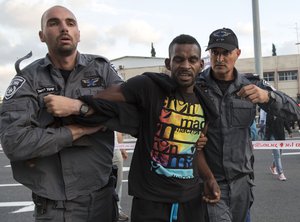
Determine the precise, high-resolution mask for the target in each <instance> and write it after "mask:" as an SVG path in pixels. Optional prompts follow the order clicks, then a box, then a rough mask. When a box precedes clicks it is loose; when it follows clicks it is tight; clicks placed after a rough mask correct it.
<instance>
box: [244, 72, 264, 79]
mask: <svg viewBox="0 0 300 222" xmlns="http://www.w3.org/2000/svg"><path fill="white" fill-rule="evenodd" d="M242 75H243V76H244V77H245V78H247V79H249V80H260V77H259V75H258V74H257V73H242Z"/></svg>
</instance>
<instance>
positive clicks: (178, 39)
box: [169, 34, 201, 57]
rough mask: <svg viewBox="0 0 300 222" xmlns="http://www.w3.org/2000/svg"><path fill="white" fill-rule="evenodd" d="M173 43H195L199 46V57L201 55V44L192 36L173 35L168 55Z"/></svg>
mask: <svg viewBox="0 0 300 222" xmlns="http://www.w3.org/2000/svg"><path fill="white" fill-rule="evenodd" d="M175 44H195V45H197V46H198V48H199V52H200V57H201V46H200V44H199V42H198V41H197V40H196V39H195V38H194V37H193V36H190V35H186V34H181V35H179V36H177V37H175V38H174V39H173V40H172V42H171V43H170V45H169V56H170V55H171V50H172V48H173V46H174V45H175Z"/></svg>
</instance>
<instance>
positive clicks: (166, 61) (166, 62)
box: [165, 59, 171, 71]
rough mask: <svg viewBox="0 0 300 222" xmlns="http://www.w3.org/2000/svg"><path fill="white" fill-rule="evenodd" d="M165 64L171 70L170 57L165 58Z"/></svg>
mask: <svg viewBox="0 0 300 222" xmlns="http://www.w3.org/2000/svg"><path fill="white" fill-rule="evenodd" d="M165 66H166V68H167V70H169V71H171V64H170V59H165Z"/></svg>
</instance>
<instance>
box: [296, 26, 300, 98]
mask: <svg viewBox="0 0 300 222" xmlns="http://www.w3.org/2000/svg"><path fill="white" fill-rule="evenodd" d="M295 25H296V27H295V29H296V34H297V42H296V43H295V44H296V46H297V52H298V54H297V68H298V72H297V73H298V77H297V79H298V94H297V99H300V78H299V73H300V53H299V45H300V42H299V35H298V23H297V22H296V24H295Z"/></svg>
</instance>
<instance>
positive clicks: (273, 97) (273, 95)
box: [270, 91, 276, 99]
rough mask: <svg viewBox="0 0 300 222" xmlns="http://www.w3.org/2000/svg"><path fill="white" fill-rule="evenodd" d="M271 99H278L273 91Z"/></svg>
mask: <svg viewBox="0 0 300 222" xmlns="http://www.w3.org/2000/svg"><path fill="white" fill-rule="evenodd" d="M270 97H271V98H272V99H276V97H275V94H274V92H273V91H271V92H270Z"/></svg>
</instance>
